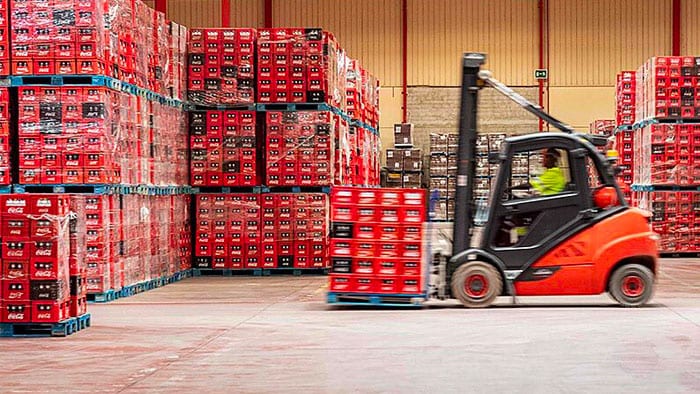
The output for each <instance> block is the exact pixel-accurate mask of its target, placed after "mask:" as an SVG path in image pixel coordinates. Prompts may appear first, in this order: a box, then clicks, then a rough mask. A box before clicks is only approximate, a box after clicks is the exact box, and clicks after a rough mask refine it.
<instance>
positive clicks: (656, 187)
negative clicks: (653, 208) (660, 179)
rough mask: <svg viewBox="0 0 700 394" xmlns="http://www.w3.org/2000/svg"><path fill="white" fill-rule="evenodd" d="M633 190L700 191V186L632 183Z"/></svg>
mask: <svg viewBox="0 0 700 394" xmlns="http://www.w3.org/2000/svg"><path fill="white" fill-rule="evenodd" d="M631 189H632V191H635V192H653V191H659V192H662V191H676V192H682V191H688V192H694V191H700V186H697V185H696V186H683V185H632V186H631Z"/></svg>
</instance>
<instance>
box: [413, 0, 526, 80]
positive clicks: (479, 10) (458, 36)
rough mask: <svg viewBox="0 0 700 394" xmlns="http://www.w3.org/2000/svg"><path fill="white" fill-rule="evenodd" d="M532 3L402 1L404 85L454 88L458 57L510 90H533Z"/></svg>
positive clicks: (451, 0)
mask: <svg viewBox="0 0 700 394" xmlns="http://www.w3.org/2000/svg"><path fill="white" fill-rule="evenodd" d="M537 39H538V36H537V1H522V0H515V1H514V0H491V1H463V0H434V1H422V0H408V84H409V85H413V86H415V85H418V86H424V85H425V86H459V84H460V83H461V81H460V78H461V74H460V59H461V54H462V53H464V52H484V53H487V54H488V58H487V61H488V65H487V67H489V69H491V70H492V71H493V72H494V73H495V74H496V75H500V76H501V78H502V79H503V81H504V82H505V83H507V84H510V85H514V86H527V85H534V84H535V80H534V76H533V70H534V69H535V68H537V45H538V42H537Z"/></svg>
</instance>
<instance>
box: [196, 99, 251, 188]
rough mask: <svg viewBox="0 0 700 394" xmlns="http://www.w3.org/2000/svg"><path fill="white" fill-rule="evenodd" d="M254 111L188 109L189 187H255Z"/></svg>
mask: <svg viewBox="0 0 700 394" xmlns="http://www.w3.org/2000/svg"><path fill="white" fill-rule="evenodd" d="M255 118H256V117H255V112H254V111H239V110H226V111H214V110H210V111H193V112H190V149H191V152H192V156H191V173H190V183H191V184H192V186H257V185H260V174H259V173H258V171H257V161H258V156H257V137H256V134H257V128H256V124H255Z"/></svg>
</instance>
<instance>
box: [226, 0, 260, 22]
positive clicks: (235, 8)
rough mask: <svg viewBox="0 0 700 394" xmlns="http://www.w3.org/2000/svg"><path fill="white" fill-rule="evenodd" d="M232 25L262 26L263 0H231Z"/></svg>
mask: <svg viewBox="0 0 700 394" xmlns="http://www.w3.org/2000/svg"><path fill="white" fill-rule="evenodd" d="M231 26H232V27H264V26H265V6H264V1H263V0H231Z"/></svg>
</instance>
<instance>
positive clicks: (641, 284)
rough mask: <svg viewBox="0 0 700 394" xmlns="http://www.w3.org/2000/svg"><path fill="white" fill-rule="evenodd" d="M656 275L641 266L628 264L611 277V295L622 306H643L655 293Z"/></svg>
mask: <svg viewBox="0 0 700 394" xmlns="http://www.w3.org/2000/svg"><path fill="white" fill-rule="evenodd" d="M653 286H654V273H653V272H651V270H650V269H649V268H647V267H645V266H643V265H640V264H626V265H623V266H622V267H620V268H618V269H617V270H615V272H614V273H613V274H612V276H611V277H610V284H609V288H610V295H611V296H612V298H614V299H615V301H617V302H619V303H620V305H622V306H626V307H636V306H642V305H644V304H646V303H647V302H649V300H650V299H651V296H652V295H653V293H654V287H653Z"/></svg>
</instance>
